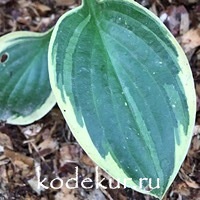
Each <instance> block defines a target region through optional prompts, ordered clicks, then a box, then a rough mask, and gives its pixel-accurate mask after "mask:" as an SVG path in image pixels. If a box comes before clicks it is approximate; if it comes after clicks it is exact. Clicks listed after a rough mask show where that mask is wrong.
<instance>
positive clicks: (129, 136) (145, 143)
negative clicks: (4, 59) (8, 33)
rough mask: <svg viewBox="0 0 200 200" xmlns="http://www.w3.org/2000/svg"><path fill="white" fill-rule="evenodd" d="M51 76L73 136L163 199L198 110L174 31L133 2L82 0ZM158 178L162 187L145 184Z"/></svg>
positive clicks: (55, 53) (57, 37)
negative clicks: (170, 30) (147, 179)
mask: <svg viewBox="0 0 200 200" xmlns="http://www.w3.org/2000/svg"><path fill="white" fill-rule="evenodd" d="M49 72H50V82H51V85H52V89H53V92H54V94H55V96H56V99H57V102H58V105H59V106H60V108H61V110H62V112H63V115H64V117H65V119H66V121H67V123H68V124H69V126H70V128H71V130H72V132H73V134H74V136H75V137H76V139H77V140H78V142H79V143H80V144H81V146H82V147H83V149H84V150H85V151H86V152H87V153H88V155H89V156H90V157H91V158H92V159H93V160H94V161H95V162H96V163H97V164H98V165H99V166H100V167H102V168H103V169H104V170H106V171H107V172H108V173H109V174H110V175H111V176H112V177H114V178H115V179H117V180H119V181H120V182H121V183H122V184H124V179H126V178H131V179H132V181H127V186H129V187H132V188H134V189H135V190H137V191H140V192H143V193H149V194H151V195H153V196H156V197H159V198H161V197H162V196H163V195H164V194H165V192H166V190H167V189H168V188H169V186H170V184H171V183H172V181H173V179H174V178H175V176H176V174H177V173H178V170H179V168H180V166H181V163H182V162H183V159H184V157H185V155H186V153H187V150H188V147H189V144H190V141H191V137H192V128H193V124H194V116H195V92H194V86H193V80H192V75H191V72H190V69H189V65H188V61H187V59H186V57H185V55H184V53H183V51H182V50H181V48H180V47H179V45H178V44H177V42H176V41H175V39H174V38H173V36H172V35H171V34H170V33H169V31H168V30H167V29H166V28H165V27H164V26H163V25H162V24H161V22H160V21H159V20H158V19H157V18H156V17H155V16H154V15H153V14H151V13H150V12H149V11H147V10H146V9H144V8H142V7H141V6H139V5H138V4H137V3H133V2H132V3H131V2H129V1H114V0H110V1H109V0H104V1H99V2H98V1H89V0H88V1H84V2H83V4H82V6H81V7H79V8H77V9H75V10H73V11H71V12H69V13H67V14H65V15H64V16H63V17H62V18H61V19H60V20H59V21H58V23H57V25H56V27H55V29H54V32H53V35H52V38H51V41H50V48H49ZM140 178H151V179H152V187H153V186H156V180H157V178H159V179H160V188H157V189H153V190H151V191H148V190H149V189H148V188H149V185H148V182H145V181H144V182H143V187H142V188H141V187H140V186H141V185H140V182H139V180H140Z"/></svg>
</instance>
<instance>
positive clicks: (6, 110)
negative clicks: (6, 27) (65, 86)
mask: <svg viewBox="0 0 200 200" xmlns="http://www.w3.org/2000/svg"><path fill="white" fill-rule="evenodd" d="M51 33H52V31H49V32H46V33H33V32H27V31H19V32H15V33H9V34H7V35H5V36H3V37H1V38H0V120H2V121H6V122H7V123H10V124H20V125H25V124H29V123H32V122H34V121H35V120H38V119H40V118H41V117H43V116H44V115H45V114H46V113H47V112H49V110H51V108H52V107H53V106H54V105H55V102H56V101H55V98H54V95H53V94H52V91H51V87H50V83H49V77H48V63H47V52H48V46H49V40H50V37H51Z"/></svg>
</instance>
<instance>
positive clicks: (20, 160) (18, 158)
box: [4, 148, 34, 168]
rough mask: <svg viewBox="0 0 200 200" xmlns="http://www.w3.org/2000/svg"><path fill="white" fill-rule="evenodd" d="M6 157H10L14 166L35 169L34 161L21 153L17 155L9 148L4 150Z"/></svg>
mask: <svg viewBox="0 0 200 200" xmlns="http://www.w3.org/2000/svg"><path fill="white" fill-rule="evenodd" d="M4 155H5V156H6V157H8V158H9V159H10V160H11V161H12V162H13V164H16V165H17V166H18V167H20V168H21V167H22V165H26V166H28V167H29V168H33V166H34V160H33V159H32V158H30V157H28V156H25V155H23V154H21V153H17V152H15V151H12V150H10V149H8V148H5V149H4Z"/></svg>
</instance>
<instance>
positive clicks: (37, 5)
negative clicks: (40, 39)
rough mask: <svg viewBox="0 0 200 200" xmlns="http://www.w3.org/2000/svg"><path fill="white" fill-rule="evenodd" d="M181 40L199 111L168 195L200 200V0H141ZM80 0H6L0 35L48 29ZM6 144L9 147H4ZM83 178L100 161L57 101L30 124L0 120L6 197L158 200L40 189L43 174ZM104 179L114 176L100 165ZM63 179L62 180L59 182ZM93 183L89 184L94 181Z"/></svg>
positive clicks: (0, 185)
mask: <svg viewBox="0 0 200 200" xmlns="http://www.w3.org/2000/svg"><path fill="white" fill-rule="evenodd" d="M138 2H139V3H141V4H142V5H143V6H145V7H147V8H148V9H150V10H151V11H152V12H154V13H155V14H156V15H157V16H158V17H160V19H161V20H162V21H163V22H164V23H165V25H166V26H167V27H168V29H169V30H170V31H171V32H172V34H173V35H174V36H175V37H176V39H177V40H178V41H179V43H180V44H181V46H182V47H183V49H184V51H185V53H186V54H187V57H188V59H189V61H190V65H191V69H192V72H193V75H194V81H195V86H196V93H197V117H196V125H195V128H194V136H193V140H192V143H191V147H190V149H189V152H188V154H187V157H186V159H185V161H184V163H183V165H182V167H181V169H180V171H179V173H178V175H177V177H176V179H175V180H174V182H173V184H172V185H171V187H170V188H169V190H168V192H167V194H166V196H165V197H164V200H200V126H199V125H200V1H199V0H141V1H138ZM79 4H80V1H76V0H32V1H31V0H18V1H16V0H0V36H2V35H4V34H6V33H9V32H12V31H18V30H30V31H36V32H44V31H46V30H47V29H49V28H50V27H52V26H53V25H54V24H55V23H56V21H57V20H58V18H59V17H60V16H61V15H62V14H63V13H65V12H66V11H68V10H70V9H72V8H74V7H76V6H78V5H79ZM3 147H4V152H1V149H2V148H3ZM76 166H78V168H79V172H78V183H80V182H81V180H83V179H84V178H85V177H88V178H91V179H94V177H95V166H96V165H95V164H94V163H93V162H92V160H90V158H89V157H88V156H87V155H86V154H85V152H84V151H83V150H82V148H81V147H80V146H79V144H78V143H77V142H76V140H75V139H74V137H73V135H72V134H71V132H70V130H69V129H68V127H67V124H66V123H65V120H64V119H63V117H62V114H61V113H60V111H59V109H58V107H57V106H55V107H54V108H53V109H52V111H51V112H50V113H49V114H48V115H47V116H45V117H44V118H42V119H41V120H39V121H37V122H35V123H33V124H31V125H28V126H14V125H7V124H4V123H0V200H4V199H5V200H6V199H7V200H11V199H14V200H23V199H26V200H37V199H40V200H51V199H52V200H54V199H55V200H62V199H69V200H106V199H107V200H153V199H155V198H153V197H150V196H148V195H142V194H140V193H138V192H135V191H133V190H131V189H128V188H126V189H124V188H123V186H121V187H120V188H119V189H115V190H112V189H103V188H99V189H95V188H94V187H93V188H91V189H84V188H82V187H78V188H77V189H67V188H66V187H63V188H62V189H60V190H55V189H51V188H49V189H46V190H45V189H43V190H42V189H38V188H37V178H38V177H41V180H43V178H48V180H53V179H54V178H55V177H56V176H58V175H59V177H61V178H63V180H64V179H65V178H67V179H69V178H72V177H74V176H75V174H76V171H75V167H76ZM98 173H99V174H100V177H101V178H105V180H104V181H103V184H104V185H105V186H108V179H109V178H110V177H109V176H108V175H107V174H106V173H105V172H104V171H103V170H101V169H99V171H98ZM54 184H55V185H56V184H59V181H58V183H56V182H55V183H54ZM89 186H90V185H88V187H89Z"/></svg>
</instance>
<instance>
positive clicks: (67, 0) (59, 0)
mask: <svg viewBox="0 0 200 200" xmlns="http://www.w3.org/2000/svg"><path fill="white" fill-rule="evenodd" d="M75 2H76V1H75V0H56V4H57V5H58V6H70V5H73V4H74V3H75Z"/></svg>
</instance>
